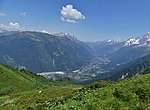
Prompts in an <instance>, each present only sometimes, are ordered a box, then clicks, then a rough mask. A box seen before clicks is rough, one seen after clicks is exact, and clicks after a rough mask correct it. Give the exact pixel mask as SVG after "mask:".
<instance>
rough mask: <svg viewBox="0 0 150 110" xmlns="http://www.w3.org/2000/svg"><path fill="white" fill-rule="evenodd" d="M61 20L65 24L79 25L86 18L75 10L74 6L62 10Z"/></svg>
mask: <svg viewBox="0 0 150 110" xmlns="http://www.w3.org/2000/svg"><path fill="white" fill-rule="evenodd" d="M60 14H61V20H62V21H65V22H71V23H77V22H79V21H81V20H84V19H85V16H84V15H83V14H82V13H81V12H80V11H78V10H77V9H74V8H73V5H67V6H65V7H62V10H60Z"/></svg>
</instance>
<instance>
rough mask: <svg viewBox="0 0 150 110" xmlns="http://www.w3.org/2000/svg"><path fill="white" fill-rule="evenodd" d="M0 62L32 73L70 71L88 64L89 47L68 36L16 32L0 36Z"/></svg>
mask: <svg viewBox="0 0 150 110" xmlns="http://www.w3.org/2000/svg"><path fill="white" fill-rule="evenodd" d="M0 50H1V53H0V63H3V64H8V65H12V66H15V67H19V66H22V67H25V68H27V69H28V70H30V71H32V72H44V71H70V70H75V69H78V68H79V67H80V66H83V65H85V64H86V63H88V62H89V60H90V58H91V57H92V55H91V53H90V48H89V47H88V46H87V45H85V44H84V43H83V42H81V41H79V40H77V39H76V38H74V37H73V36H71V35H69V34H66V33H64V34H60V35H58V34H57V35H53V34H46V33H40V32H30V31H26V32H18V33H15V34H11V35H6V36H1V37H0Z"/></svg>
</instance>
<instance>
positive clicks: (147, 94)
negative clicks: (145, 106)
mask: <svg viewBox="0 0 150 110" xmlns="http://www.w3.org/2000/svg"><path fill="white" fill-rule="evenodd" d="M135 93H136V94H137V95H138V96H139V100H140V101H142V102H146V101H148V100H149V99H150V91H149V90H148V89H146V88H137V90H136V92H135Z"/></svg>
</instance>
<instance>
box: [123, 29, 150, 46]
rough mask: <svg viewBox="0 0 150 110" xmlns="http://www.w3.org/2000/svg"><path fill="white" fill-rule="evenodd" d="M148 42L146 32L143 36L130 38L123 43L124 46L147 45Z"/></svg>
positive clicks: (148, 36) (148, 37)
mask: <svg viewBox="0 0 150 110" xmlns="http://www.w3.org/2000/svg"><path fill="white" fill-rule="evenodd" d="M149 42H150V33H149V32H147V33H146V34H145V35H143V36H140V37H137V38H131V39H128V40H126V41H125V43H124V45H125V46H129V45H147V44H148V43H149Z"/></svg>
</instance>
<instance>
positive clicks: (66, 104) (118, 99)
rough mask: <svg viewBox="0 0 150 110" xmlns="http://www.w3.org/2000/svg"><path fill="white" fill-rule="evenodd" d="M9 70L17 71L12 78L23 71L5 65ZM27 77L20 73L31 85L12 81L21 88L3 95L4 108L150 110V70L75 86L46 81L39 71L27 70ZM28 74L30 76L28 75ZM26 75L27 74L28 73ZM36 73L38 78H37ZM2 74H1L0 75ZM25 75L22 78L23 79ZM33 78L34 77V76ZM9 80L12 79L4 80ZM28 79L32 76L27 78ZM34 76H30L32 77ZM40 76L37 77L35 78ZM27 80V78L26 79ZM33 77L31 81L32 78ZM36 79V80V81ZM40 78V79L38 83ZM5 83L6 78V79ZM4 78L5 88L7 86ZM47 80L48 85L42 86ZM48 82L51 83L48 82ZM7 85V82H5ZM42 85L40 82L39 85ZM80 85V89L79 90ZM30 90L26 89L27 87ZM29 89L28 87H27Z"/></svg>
mask: <svg viewBox="0 0 150 110" xmlns="http://www.w3.org/2000/svg"><path fill="white" fill-rule="evenodd" d="M1 68H2V69H1V70H0V71H3V72H4V73H5V74H6V73H7V72H8V73H7V74H8V75H10V74H17V75H14V76H12V78H17V77H19V76H20V75H18V74H19V73H16V72H15V73H13V72H14V70H12V69H8V68H5V67H3V66H1ZM4 73H3V74H4ZM20 74H22V75H23V77H21V76H22V75H21V76H20V77H19V80H18V81H19V82H21V81H22V82H21V84H22V85H24V86H25V85H26V86H29V88H31V89H30V90H28V87H20V86H21V85H20V86H16V85H17V84H18V81H14V82H13V81H12V82H11V83H12V84H14V86H16V88H17V87H18V88H21V89H22V91H23V92H19V91H18V90H17V91H15V92H12V93H11V94H10V95H5V96H1V97H0V109H1V110H16V109H19V110H26V109H29V110H44V109H46V110H113V109H114V110H119V109H122V110H129V109H133V110H139V109H143V110H147V109H150V74H145V75H140V76H138V77H134V78H131V79H125V80H123V81H120V82H114V83H112V82H105V81H103V82H95V83H93V84H91V85H88V86H85V87H83V88H82V89H80V88H81V86H75V85H72V84H67V83H63V82H61V83H62V84H60V82H50V83H48V82H45V81H47V80H45V79H42V78H41V77H38V76H36V75H33V76H32V74H30V73H26V74H24V73H23V72H22V73H20ZM28 74H29V75H31V76H32V78H31V76H30V77H29V75H28ZM24 75H25V76H26V75H27V76H28V78H25V79H24V77H25V76H24ZM27 76H26V77H27ZM33 77H36V78H33ZM0 78H1V77H0ZM20 78H21V79H20ZM30 78H31V79H30ZM4 79H5V78H1V79H0V82H1V80H3V81H6V83H7V84H10V83H8V82H9V81H7V80H9V79H7V80H4ZM27 79H28V80H27ZM29 79H30V80H29ZM35 79H36V80H35ZM26 80H27V81H26ZM30 81H31V82H30ZM34 82H36V83H35V84H34ZM37 82H38V83H37ZM3 83H4V82H3ZM3 83H2V82H1V86H0V87H1V88H2V87H4V85H3ZM41 84H44V85H46V86H44V87H43V86H42V85H41ZM47 84H48V85H47ZM5 85H6V84H5ZM37 85H40V86H37ZM77 89H80V90H77ZM25 90H26V91H25ZM27 90H28V91H27Z"/></svg>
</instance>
